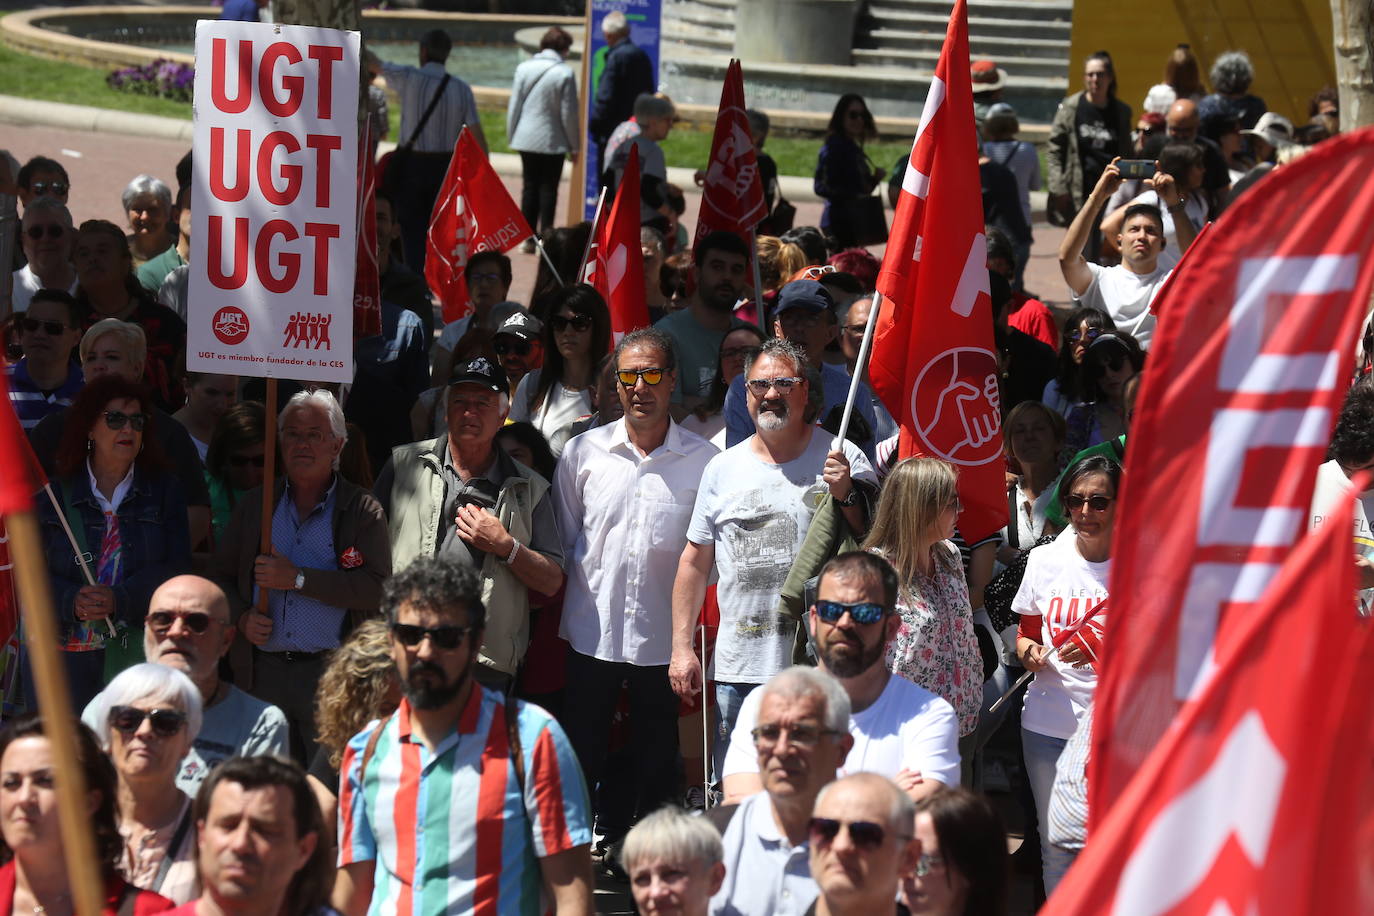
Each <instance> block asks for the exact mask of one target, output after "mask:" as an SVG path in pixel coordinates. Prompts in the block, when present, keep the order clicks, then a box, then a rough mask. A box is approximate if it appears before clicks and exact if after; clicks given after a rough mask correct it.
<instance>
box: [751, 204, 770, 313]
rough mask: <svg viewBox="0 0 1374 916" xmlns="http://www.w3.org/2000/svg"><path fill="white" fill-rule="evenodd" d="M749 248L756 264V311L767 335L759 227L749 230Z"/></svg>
mask: <svg viewBox="0 0 1374 916" xmlns="http://www.w3.org/2000/svg"><path fill="white" fill-rule="evenodd" d="M749 247H750V249H752V253H753V257H751V258H750V259H749V260H750V261H752V262H753V264H754V309H755V310H756V311H757V312H758V315H759V328H760V329H761V330H762V331H763V333H764V334H765V335H767V334H768V316H766V315H764V314H763V275H762V274H761V273H760V272H759V229H758V227H757V226H751V227H750V228H749Z"/></svg>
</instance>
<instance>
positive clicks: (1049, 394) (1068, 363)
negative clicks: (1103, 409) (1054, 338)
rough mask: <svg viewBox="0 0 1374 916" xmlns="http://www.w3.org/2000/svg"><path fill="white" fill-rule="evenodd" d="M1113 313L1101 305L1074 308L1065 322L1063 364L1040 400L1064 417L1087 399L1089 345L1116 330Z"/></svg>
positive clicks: (1061, 334) (1060, 362) (1060, 354)
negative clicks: (1083, 369)
mask: <svg viewBox="0 0 1374 916" xmlns="http://www.w3.org/2000/svg"><path fill="white" fill-rule="evenodd" d="M1115 330H1116V323H1115V322H1114V321H1112V316H1110V315H1108V314H1107V313H1106V312H1104V311H1102V310H1101V309H1099V308H1093V307H1092V306H1084V307H1083V308H1078V309H1074V310H1073V311H1072V312H1070V313H1069V317H1068V318H1067V319H1066V320H1065V321H1064V330H1063V331H1062V332H1061V333H1060V337H1059V364H1058V366H1057V368H1056V369H1055V372H1054V378H1053V379H1051V380H1050V382H1049V384H1047V385H1046V386H1045V393H1044V394H1042V395H1041V396H1040V402H1041V403H1042V404H1044V405H1045V406H1046V407H1048V408H1049V409H1050V410H1053V411H1055V412H1056V413H1058V414H1059V415H1060V416H1067V415H1068V413H1069V410H1070V408H1072V407H1073V406H1074V405H1076V404H1079V403H1081V402H1082V401H1083V386H1082V383H1081V369H1080V367H1081V366H1082V365H1083V356H1084V354H1086V353H1087V352H1088V345H1089V344H1091V343H1092V342H1093V341H1094V340H1097V338H1098V337H1100V336H1102V334H1104V333H1106V332H1107V331H1115Z"/></svg>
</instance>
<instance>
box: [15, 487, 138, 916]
mask: <svg viewBox="0 0 1374 916" xmlns="http://www.w3.org/2000/svg"><path fill="white" fill-rule="evenodd" d="M61 515H62V513H60V512H59V513H58V516H59V517H61ZM5 527H6V531H7V533H8V535H9V542H10V549H11V551H12V552H13V554H12V555H13V561H14V579H15V584H16V585H17V586H18V588H19V595H20V597H21V598H22V600H21V601H20V607H21V608H22V614H23V618H24V642H25V644H26V651H27V654H28V657H29V660H30V662H31V663H32V665H33V681H34V688H35V690H36V692H37V694H38V708H39V709H40V710H41V711H42V712H43V714H44V715H43V735H44V736H45V737H46V738H47V739H48V743H49V744H51V745H52V755H53V759H54V760H55V761H56V763H57V779H56V780H55V782H56V787H55V788H56V789H57V818H58V823H59V825H60V829H61V834H62V854H63V858H64V859H65V860H66V864H67V881H68V883H69V884H70V887H71V893H72V903H73V904H74V905H75V908H76V912H77V913H78V914H80V916H99V913H100V910H101V903H102V901H103V899H104V895H103V894H102V892H101V889H102V888H103V886H104V881H103V880H102V878H101V875H100V872H99V869H98V867H97V861H98V860H97V858H96V852H95V842H94V837H93V836H92V835H91V822H90V816H89V815H88V814H87V813H86V812H87V810H88V807H89V801H88V799H87V796H86V793H87V789H88V788H89V787H88V786H87V785H86V777H85V774H84V773H83V771H82V768H81V766H80V764H79V763H78V757H77V752H76V731H75V728H74V724H73V720H72V715H71V708H72V697H71V692H70V691H69V690H68V689H67V679H66V673H65V672H64V671H63V670H62V662H61V660H60V659H59V658H58V655H57V646H58V642H59V640H58V637H57V624H56V621H57V610H56V608H54V607H53V602H52V588H51V585H50V583H49V582H48V573H47V568H48V564H47V560H46V558H45V557H44V556H43V548H42V547H41V546H40V540H39V533H38V521H37V519H36V518H35V517H34V514H33V512H32V511H27V512H15V513H13V514H11V515H9V516H7V517H6V518H5ZM105 801H106V802H107V803H109V802H111V801H112V800H111V799H105Z"/></svg>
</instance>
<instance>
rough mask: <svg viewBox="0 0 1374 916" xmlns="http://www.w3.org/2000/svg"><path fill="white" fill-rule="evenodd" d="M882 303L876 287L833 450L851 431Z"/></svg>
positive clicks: (831, 448)
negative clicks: (861, 382)
mask: <svg viewBox="0 0 1374 916" xmlns="http://www.w3.org/2000/svg"><path fill="white" fill-rule="evenodd" d="M882 304H883V294H882V293H880V292H878V291H877V290H876V289H875V290H874V291H873V307H872V308H871V309H869V310H868V321H867V323H865V324H864V339H863V343H861V344H859V358H858V359H857V360H855V361H854V376H853V378H851V379H850V380H849V396H848V397H846V398H845V401H844V417H843V418H842V419H841V420H840V432H839V434H838V435H837V436H835V442H834V444H833V445H831V447H830V450H831V451H832V452H838V451H839V450H840V449H841V448H843V447H844V437H845V434H847V433H848V432H849V418H850V416H852V415H853V413H854V399H855V398H856V397H858V394H859V379H861V378H863V375H864V370H865V369H867V368H868V353H869V350H870V349H871V348H872V346H873V328H874V326H875V325H876V324H877V323H878V309H879V308H880V307H881V306H882Z"/></svg>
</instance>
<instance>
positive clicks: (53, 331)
mask: <svg viewBox="0 0 1374 916" xmlns="http://www.w3.org/2000/svg"><path fill="white" fill-rule="evenodd" d="M19 327H21V328H23V329H24V330H25V331H27V332H28V333H30V334H32V333H33V332H34V331H37V330H38V329H39V328H42V329H43V331H44V332H45V333H47V334H48V336H50V337H56V336H57V335H58V334H61V333H62V332H63V331H65V330H67V326H66V325H65V324H63V323H62V322H60V321H43V320H41V319H38V318H23V319H21V320H20V321H19Z"/></svg>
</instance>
